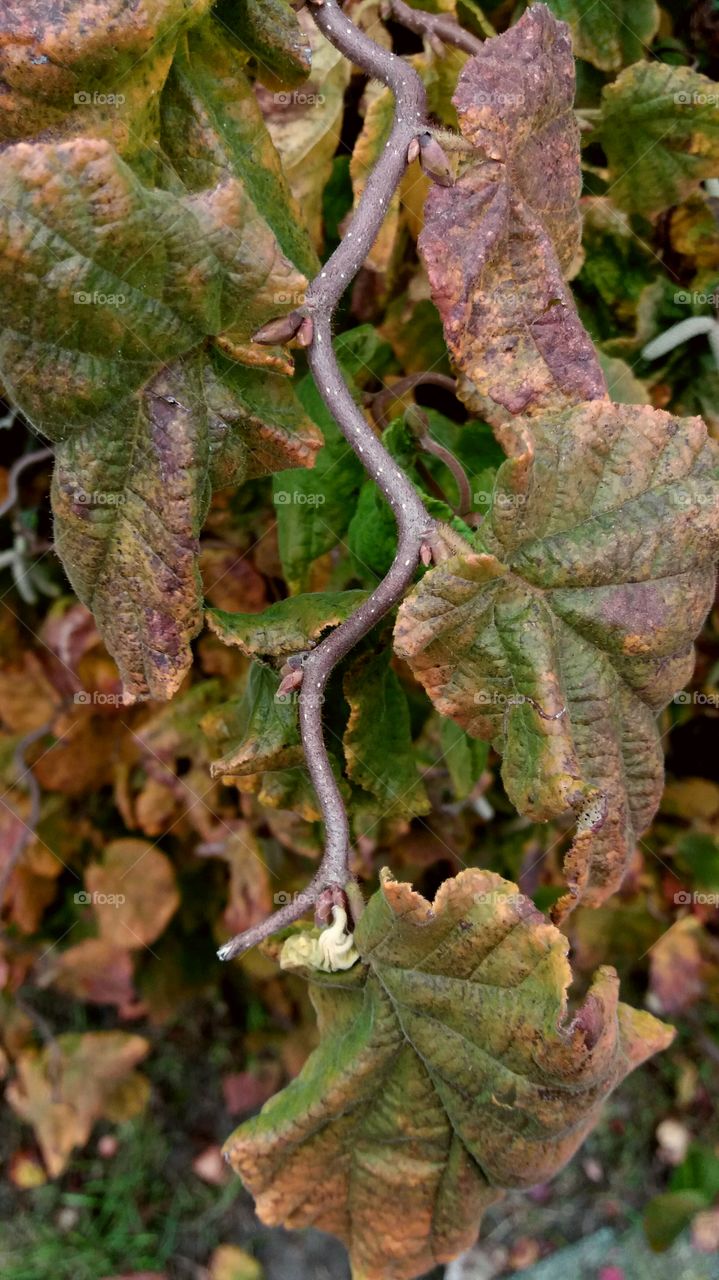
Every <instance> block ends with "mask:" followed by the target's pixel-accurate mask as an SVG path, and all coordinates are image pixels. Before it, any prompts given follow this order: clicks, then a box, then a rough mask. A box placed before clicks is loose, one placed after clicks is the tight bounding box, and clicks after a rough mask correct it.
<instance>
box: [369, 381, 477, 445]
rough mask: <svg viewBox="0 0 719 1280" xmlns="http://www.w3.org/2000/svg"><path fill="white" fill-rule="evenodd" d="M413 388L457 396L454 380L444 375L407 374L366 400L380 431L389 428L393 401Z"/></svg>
mask: <svg viewBox="0 0 719 1280" xmlns="http://www.w3.org/2000/svg"><path fill="white" fill-rule="evenodd" d="M415 387H441V389H442V390H443V391H450V392H451V393H452V395H453V396H456V394H457V383H456V381H455V379H454V378H450V377H449V376H448V375H447V374H446V373H432V372H431V371H427V372H426V373H408V374H407V376H406V377H405V378H398V379H397V381H396V382H393V383H392V385H391V386H388V387H383V388H382V390H381V391H377V392H376V393H375V394H374V395H371V396H368V398H367V405H368V408H369V411H370V413H371V414H372V417H373V418H374V420H375V422H376V423H377V426H378V427H379V428H380V430H382V431H384V429H385V427H388V426H389V410H390V406H391V405H392V403H393V402H394V401H395V400H401V399H402V396H403V395H405V393H406V392H407V391H414V389H415Z"/></svg>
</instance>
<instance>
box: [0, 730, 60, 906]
mask: <svg viewBox="0 0 719 1280" xmlns="http://www.w3.org/2000/svg"><path fill="white" fill-rule="evenodd" d="M54 715H55V713H53V718H54ZM51 726H52V721H48V723H47V724H43V725H41V726H40V728H39V729H32V730H31V731H30V733H26V734H25V735H24V737H22V738H21V739H20V741H19V742H18V744H17V746H16V747H15V751H14V754H13V761H14V763H15V764H16V765H17V766H18V768H19V769H20V770H21V774H20V782H21V783H22V781H23V779H25V780H26V785H27V790H28V791H29V792H30V813H29V814H28V817H27V821H25V819H22V818H20V815H19V814H17V813H16V810H15V809H13V807H12V805H9V804H6V802H5V801H2V802H0V803H2V804H3V805H4V806H5V808H7V809H9V810H10V811H11V812H12V813H16V816H17V817H18V819H19V820H20V821H21V822H22V824H23V830H22V833H21V835H20V837H19V839H18V842H17V844H16V846H15V848H14V849H13V850H12V852H11V854H10V857H9V858H8V860H7V862H6V863H5V866H4V867H3V869H2V872H0V913H1V912H2V908H3V903H4V900H5V892H6V890H7V887H8V884H9V882H10V877H11V875H12V873H13V871H14V870H15V868H16V866H17V864H18V862H19V861H20V858H21V856H22V854H23V852H24V850H25V849H26V848H27V846H28V844H29V843H30V841H31V839H32V838H33V836H34V835H35V828H36V827H37V824H38V822H39V821H40V784H39V783H38V780H37V778H36V777H35V774H34V773H33V771H32V769H31V768H30V767H29V766H28V763H27V760H26V759H25V753H26V751H27V750H28V749H29V748H30V747H31V746H32V745H33V743H34V742H37V741H38V740H39V739H40V738H44V737H45V736H46V734H48V733H49V732H50V729H51Z"/></svg>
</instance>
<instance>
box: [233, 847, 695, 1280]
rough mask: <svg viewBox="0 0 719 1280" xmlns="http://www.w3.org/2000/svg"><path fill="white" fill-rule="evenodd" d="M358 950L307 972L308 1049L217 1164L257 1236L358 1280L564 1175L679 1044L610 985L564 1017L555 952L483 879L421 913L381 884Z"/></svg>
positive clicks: (463, 878) (390, 1268)
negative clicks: (631, 1076) (326, 1259)
mask: <svg viewBox="0 0 719 1280" xmlns="http://www.w3.org/2000/svg"><path fill="white" fill-rule="evenodd" d="M355 945H356V947H357V949H358V951H359V953H360V962H359V963H357V964H356V965H355V966H354V967H353V968H352V969H350V970H348V971H346V972H344V973H342V974H340V975H338V976H337V977H336V978H335V977H333V976H332V975H327V974H321V975H320V974H317V973H313V972H311V971H308V972H306V975H305V976H306V977H307V978H308V980H309V981H310V983H311V987H310V994H311V996H312V1001H313V1004H314V1005H315V1008H316V1010H317V1014H318V1020H319V1027H320V1035H321V1041H320V1046H319V1048H318V1049H317V1050H315V1052H314V1053H313V1054H312V1055H311V1057H310V1058H309V1060H308V1062H307V1063H306V1065H305V1067H304V1068H303V1070H302V1072H301V1073H300V1075H299V1077H298V1078H297V1079H296V1080H295V1081H293V1083H292V1084H290V1086H289V1087H288V1088H287V1089H285V1090H284V1091H283V1092H282V1093H280V1094H278V1095H276V1096H275V1097H274V1098H273V1099H272V1100H271V1101H270V1102H268V1103H267V1104H266V1106H265V1107H264V1108H263V1110H262V1112H261V1113H260V1115H259V1116H257V1117H256V1118H255V1119H253V1120H250V1121H248V1122H247V1123H246V1124H244V1125H242V1126H241V1127H240V1128H239V1129H238V1130H237V1131H236V1132H235V1133H234V1134H233V1135H232V1137H231V1138H230V1139H229V1140H228V1142H227V1143H226V1146H225V1150H226V1152H227V1155H228V1158H229V1160H230V1162H231V1163H232V1165H233V1167H234V1168H235V1169H236V1171H237V1172H238V1173H239V1174H240V1176H241V1177H242V1179H243V1181H244V1182H245V1184H246V1186H247V1187H248V1188H249V1190H250V1191H251V1192H252V1194H253V1195H254V1196H255V1199H256V1202H257V1212H258V1214H259V1216H260V1218H261V1220H262V1221H263V1222H265V1223H268V1224H270V1225H276V1224H278V1223H283V1224H284V1225H286V1226H289V1227H294V1228H302V1227H305V1226H309V1225H312V1226H314V1227H318V1228H319V1229H320V1230H324V1231H330V1232H332V1233H333V1234H335V1235H338V1236H339V1237H340V1238H341V1239H343V1240H345V1242H346V1243H347V1244H348V1246H349V1248H350V1250H351V1258H352V1267H353V1275H354V1276H355V1277H356V1280H360V1278H361V1280H386V1277H388V1276H390V1275H391V1276H392V1280H410V1278H411V1277H415V1276H419V1275H421V1274H423V1273H424V1272H425V1271H426V1270H427V1269H429V1268H432V1267H433V1266H435V1265H436V1264H437V1263H439V1262H445V1261H448V1260H449V1259H450V1258H452V1257H454V1256H455V1255H456V1254H457V1253H460V1252H461V1251H462V1250H463V1249H466V1248H468V1247H469V1245H470V1244H472V1243H473V1241H474V1239H475V1237H476V1234H477V1228H478V1224H479V1219H480V1217H481V1215H482V1213H483V1211H484V1209H485V1208H487V1206H488V1205H490V1204H491V1203H492V1202H493V1201H494V1200H496V1199H497V1198H498V1196H499V1195H500V1194H501V1189H502V1188H505V1187H531V1186H533V1185H534V1184H535V1183H538V1182H543V1181H545V1180H546V1179H547V1178H548V1177H551V1176H552V1175H553V1174H554V1173H556V1172H557V1171H558V1170H559V1169H560V1168H561V1167H562V1166H563V1165H564V1164H565V1163H566V1161H567V1160H568V1159H569V1158H570V1156H571V1155H572V1154H573V1153H574V1151H576V1149H577V1147H578V1146H579V1145H580V1143H581V1142H582V1141H583V1139H584V1138H585V1137H586V1135H587V1133H588V1132H589V1131H590V1130H591V1129H592V1128H593V1126H594V1124H595V1123H596V1121H597V1119H598V1116H599V1112H600V1108H601V1104H602V1102H603V1100H604V1099H605V1098H606V1097H607V1095H608V1094H609V1093H610V1092H611V1090H612V1089H613V1088H614V1087H615V1086H616V1085H617V1084H618V1083H619V1081H620V1080H621V1079H622V1078H623V1077H624V1076H625V1075H626V1074H627V1072H628V1071H630V1070H632V1069H633V1067H635V1066H637V1065H638V1064H639V1063H640V1062H642V1061H644V1059H645V1058H647V1057H648V1056H649V1055H650V1054H651V1053H653V1052H655V1051H657V1050H658V1049H661V1048H663V1047H665V1046H666V1045H667V1044H669V1042H670V1041H671V1038H672V1034H673V1033H672V1031H671V1030H670V1029H669V1028H666V1027H663V1026H662V1024H661V1023H659V1022H657V1021H656V1020H655V1019H654V1018H653V1017H652V1016H651V1015H650V1014H646V1013H641V1012H637V1011H635V1010H633V1009H629V1008H628V1007H627V1006H626V1005H621V1004H620V1005H617V979H616V975H615V973H614V970H612V969H602V970H600V971H599V973H598V974H597V976H596V978H595V981H594V984H593V986H592V988H591V990H590V993H589V995H588V996H587V998H586V1000H585V1003H584V1004H583V1006H582V1007H581V1009H580V1010H579V1011H578V1013H577V1014H576V1015H575V1016H574V1018H572V1019H571V1020H570V1019H569V1018H568V1015H567V998H566V992H567V987H568V985H569V982H570V981H571V971H570V968H569V964H568V961H567V958H566V955H567V950H568V945H569V944H568V942H567V939H566V938H564V937H563V936H562V935H561V934H560V933H559V931H558V930H557V929H556V928H555V927H554V926H553V925H551V924H550V923H549V922H548V921H547V920H546V919H545V917H544V916H542V915H541V914H540V912H538V911H537V910H536V908H535V907H534V906H533V904H532V903H531V902H530V901H529V900H528V899H526V898H524V897H523V896H522V895H521V894H519V893H518V891H517V890H516V887H515V886H514V885H512V884H510V883H509V882H508V881H506V880H503V879H502V878H501V877H500V876H498V875H496V874H495V873H493V872H489V871H479V870H476V869H474V868H473V869H470V870H468V871H464V872H462V873H461V874H460V875H459V876H457V877H456V878H455V879H451V880H447V881H445V882H444V884H443V885H442V887H441V889H440V890H439V893H438V894H437V897H436V899H435V901H434V904H433V905H430V903H428V902H426V901H425V900H424V899H423V898H422V897H420V895H419V894H417V893H414V892H413V891H412V889H411V887H410V886H409V885H407V884H398V883H396V882H395V881H394V880H392V878H391V876H390V875H389V873H388V872H386V871H385V872H384V873H383V876H382V888H381V889H380V891H379V892H377V893H376V894H374V896H373V897H372V899H371V900H370V902H369V904H368V906H367V908H366V910H365V912H364V915H363V916H362V918H361V920H360V922H359V924H358V926H357V929H356V932H355Z"/></svg>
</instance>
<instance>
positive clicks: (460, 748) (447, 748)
mask: <svg viewBox="0 0 719 1280" xmlns="http://www.w3.org/2000/svg"><path fill="white" fill-rule="evenodd" d="M440 719H441V724H440V744H441V747H442V755H441V763H442V764H444V765H446V766H447V769H448V770H449V776H450V778H451V781H452V786H453V788H454V794H455V796H456V797H457V799H458V800H466V798H467V796H468V795H470V793H471V792H472V791H473V789H474V787H475V785H476V783H477V782H479V779H480V777H481V775H482V772H483V771H484V769H485V767H486V764H487V756H488V755H489V748H488V746H487V744H486V743H485V742H481V741H478V740H477V739H476V738H470V736H469V734H467V733H465V732H464V730H463V729H460V727H459V725H458V724H456V723H455V721H454V720H448V719H447V718H446V717H445V716H441V717H440Z"/></svg>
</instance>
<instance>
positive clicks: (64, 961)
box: [40, 938, 142, 1017]
mask: <svg viewBox="0 0 719 1280" xmlns="http://www.w3.org/2000/svg"><path fill="white" fill-rule="evenodd" d="M132 977H133V963H132V956H131V955H130V952H129V951H128V950H127V949H125V948H123V949H121V948H118V947H115V946H113V945H112V944H111V943H109V942H106V941H105V940H104V939H103V938H84V939H83V941H82V942H79V943H78V944H77V946H75V947H68V949H67V950H66V951H61V952H58V951H57V950H54V951H52V952H51V953H50V956H49V962H48V964H47V968H46V969H45V970H44V971H43V973H42V978H41V981H40V985H41V986H48V985H50V984H52V986H53V987H55V988H56V989H57V990H58V991H61V992H62V993H63V994H64V995H70V996H74V997H75V999H77V1000H89V1001H91V1002H92V1003H93V1004H114V1005H116V1006H117V1008H118V1010H119V1013H120V1016H121V1017H133V1016H137V1014H138V1013H140V1012H142V1006H141V1005H138V1004H137V1003H136V997H135V991H134V988H133V984H132Z"/></svg>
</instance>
